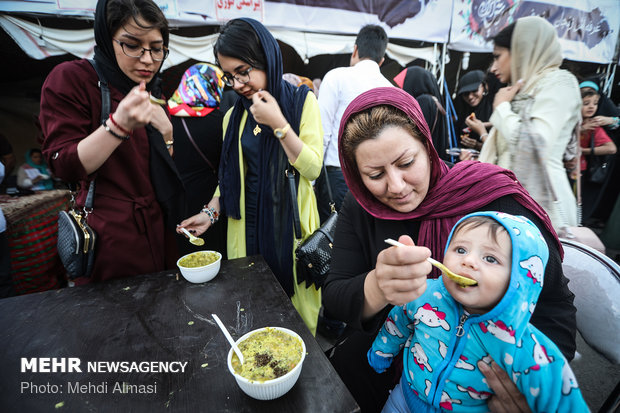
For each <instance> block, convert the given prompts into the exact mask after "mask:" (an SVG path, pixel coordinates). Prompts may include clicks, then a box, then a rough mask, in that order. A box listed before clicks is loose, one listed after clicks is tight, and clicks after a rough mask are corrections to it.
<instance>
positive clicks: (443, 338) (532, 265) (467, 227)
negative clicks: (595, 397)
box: [368, 211, 589, 412]
mask: <svg viewBox="0 0 620 413" xmlns="http://www.w3.org/2000/svg"><path fill="white" fill-rule="evenodd" d="M548 257H549V250H548V248H547V244H546V243H545V241H544V238H543V236H542V235H541V233H540V231H539V230H538V228H537V227H536V226H535V225H534V224H533V223H532V222H531V221H529V220H528V219H527V218H524V217H522V216H512V215H509V214H505V213H501V212H491V211H486V212H476V213H473V214H469V215H467V216H465V217H463V218H462V219H461V220H460V221H459V222H457V224H456V225H455V226H454V228H453V229H452V232H451V234H450V237H449V238H448V243H447V247H446V251H445V254H444V261H443V262H444V264H445V265H446V266H447V267H448V268H450V269H451V270H452V271H454V272H456V273H457V274H460V275H462V276H464V277H467V278H471V279H473V280H475V281H476V282H477V285H475V286H470V287H460V286H459V285H457V284H456V283H455V282H454V281H452V280H451V279H449V278H447V277H445V276H442V277H440V278H438V279H436V280H428V285H427V289H426V291H425V292H424V294H422V296H420V297H419V298H418V299H417V300H414V301H412V302H409V303H407V304H405V305H403V306H396V307H394V308H393V309H392V311H391V312H390V314H389V316H388V318H387V320H386V321H385V324H384V325H383V327H382V328H381V330H380V331H379V334H378V335H377V338H376V339H375V341H374V343H373V345H372V348H371V349H370V350H369V351H368V361H369V363H370V365H371V366H372V367H373V368H374V369H375V370H376V371H377V372H379V373H381V372H383V371H385V369H386V368H387V367H389V365H390V364H391V363H392V361H393V359H394V357H396V355H397V354H398V353H399V352H400V351H401V350H403V351H404V354H403V374H402V377H401V381H400V383H399V384H398V385H397V386H396V388H395V389H394V390H393V391H392V393H391V395H390V398H389V399H388V401H387V403H386V405H385V407H384V409H383V411H384V412H390V411H406V410H407V408H408V409H409V411H411V412H433V411H442V410H450V411H453V412H487V411H488V406H487V402H486V400H487V399H488V398H489V397H490V396H491V395H492V394H493V393H492V390H491V389H490V388H489V386H488V385H487V383H486V380H485V378H484V376H483V375H482V373H481V372H480V370H479V369H478V367H477V363H478V361H479V360H483V361H488V360H489V358H492V359H493V360H495V361H496V362H497V363H498V364H499V365H500V367H501V368H502V369H503V370H504V371H506V372H507V373H508V374H509V375H510V376H511V377H512V379H513V381H514V382H515V383H516V385H517V387H518V388H519V390H520V391H521V393H522V394H523V395H524V396H525V397H526V399H527V402H528V404H529V406H530V408H531V409H532V411H534V412H587V411H589V410H588V407H587V405H586V403H585V401H584V399H583V396H582V394H581V392H580V391H579V389H578V387H577V381H576V379H575V376H574V374H573V372H572V370H571V369H570V367H569V365H568V362H567V361H566V359H565V358H564V357H563V356H562V353H561V352H560V350H559V349H558V348H557V347H556V345H555V344H553V342H552V341H551V340H550V339H548V338H547V337H546V336H545V335H544V334H543V333H541V332H540V331H539V330H538V329H537V328H536V327H534V326H533V325H531V324H529V320H530V317H531V315H532V312H533V311H534V307H535V306H536V301H537V300H538V296H539V295H540V291H541V290H542V284H543V281H544V280H543V275H544V272H545V266H546V265H547V260H548ZM404 405H406V406H404ZM397 409H402V410H397Z"/></svg>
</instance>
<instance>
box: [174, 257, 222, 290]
mask: <svg viewBox="0 0 620 413" xmlns="http://www.w3.org/2000/svg"><path fill="white" fill-rule="evenodd" d="M221 262H222V254H220V253H219V252H217V251H197V252H192V253H191V254H187V255H184V256H182V257H181V258H179V260H178V261H177V267H179V270H181V274H182V275H183V277H184V278H185V279H186V280H187V281H189V282H192V283H203V282H207V281H211V280H212V279H213V278H215V276H216V275H217V273H218V272H219V271H220V264H221Z"/></svg>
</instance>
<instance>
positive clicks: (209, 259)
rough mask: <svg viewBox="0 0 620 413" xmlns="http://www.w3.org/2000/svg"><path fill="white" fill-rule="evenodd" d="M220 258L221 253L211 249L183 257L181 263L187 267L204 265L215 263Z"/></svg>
mask: <svg viewBox="0 0 620 413" xmlns="http://www.w3.org/2000/svg"><path fill="white" fill-rule="evenodd" d="M219 258H220V256H219V254H218V253H216V252H210V251H199V252H194V253H193V254H191V255H189V256H187V257H185V258H183V259H182V260H181V261H179V265H180V266H181V267H185V268H196V267H204V266H205V265H209V264H213V263H214V262H215V261H217V260H218V259H219Z"/></svg>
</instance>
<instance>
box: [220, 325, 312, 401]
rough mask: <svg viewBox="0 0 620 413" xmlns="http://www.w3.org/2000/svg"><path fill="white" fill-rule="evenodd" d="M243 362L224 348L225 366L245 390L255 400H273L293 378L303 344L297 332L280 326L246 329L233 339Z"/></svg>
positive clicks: (303, 352) (298, 368)
mask: <svg viewBox="0 0 620 413" xmlns="http://www.w3.org/2000/svg"><path fill="white" fill-rule="evenodd" d="M236 343H237V346H238V347H239V349H240V350H241V354H243V358H244V363H243V366H242V365H241V363H240V362H239V358H238V357H237V355H236V354H235V352H234V351H233V350H232V348H231V349H230V351H229V352H228V370H229V371H230V373H231V374H232V375H233V376H234V377H235V380H236V381H237V384H238V385H239V387H240V388H241V390H243V392H244V393H245V394H247V395H248V396H250V397H253V398H255V399H258V400H273V399H276V398H278V397H280V396H283V395H284V394H286V393H287V392H288V391H289V390H290V389H291V388H292V387H293V386H294V385H295V383H296V382H297V379H298V378H299V374H300V373H301V367H302V365H303V362H304V359H305V358H306V344H305V343H304V341H303V340H302V339H301V337H300V336H299V334H297V333H295V332H294V331H291V330H289V329H287V328H282V327H265V328H259V329H257V330H253V331H250V332H249V333H247V334H245V335H243V336H242V337H241V338H239V340H237V342H236Z"/></svg>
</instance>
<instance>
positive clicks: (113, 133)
mask: <svg viewBox="0 0 620 413" xmlns="http://www.w3.org/2000/svg"><path fill="white" fill-rule="evenodd" d="M102 125H103V127H104V128H105V131H106V132H108V133H110V134H111V135H112V136H114V137H115V138H118V139H120V140H122V141H128V140H129V138H130V136H129V135H125V136H123V135H119V134H118V133H116V132H114V131H113V130H112V129H111V128H110V127H109V126H108V121H107V119H106V120H104V121H103V122H102Z"/></svg>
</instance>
